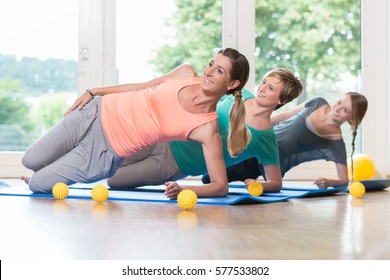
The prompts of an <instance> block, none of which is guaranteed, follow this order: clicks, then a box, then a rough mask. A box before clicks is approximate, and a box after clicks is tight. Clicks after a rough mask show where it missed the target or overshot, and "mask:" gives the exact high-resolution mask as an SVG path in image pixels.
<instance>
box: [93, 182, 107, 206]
mask: <svg viewBox="0 0 390 280" xmlns="http://www.w3.org/2000/svg"><path fill="white" fill-rule="evenodd" d="M108 194H109V192H108V188H107V187H106V186H103V185H96V186H95V187H93V188H92V190H91V196H92V199H93V200H95V201H96V202H104V201H106V200H107V198H108Z"/></svg>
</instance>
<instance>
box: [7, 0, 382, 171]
mask: <svg viewBox="0 0 390 280" xmlns="http://www.w3.org/2000/svg"><path fill="white" fill-rule="evenodd" d="M362 2H363V3H365V4H366V6H365V7H362V10H363V9H364V10H365V11H367V12H365V14H364V15H365V25H364V26H363V30H365V31H366V32H365V37H366V40H367V38H369V39H370V42H368V41H366V42H364V41H363V42H362V46H363V48H365V51H364V52H363V53H364V54H365V55H364V60H365V62H364V65H366V67H365V68H364V69H362V71H361V69H360V24H361V22H360V18H361V16H360V11H361V5H360V1H357V0H354V1H352V0H343V1H331V0H326V1H320V2H318V3H317V4H316V5H313V3H312V1H311V0H303V1H285V2H283V1H282V2H281V1H276V0H220V1H215V0H204V1H182V0H164V1H160V0H144V1H126V0H70V1H49V0H34V1H28V0H15V1H6V2H5V3H3V4H2V9H1V10H0V24H1V30H2V33H1V36H2V42H1V44H0V102H1V104H2V108H1V110H0V176H19V175H20V174H21V172H20V171H15V172H11V169H9V168H8V167H10V166H11V167H16V168H20V167H21V163H20V155H21V153H22V152H23V150H24V149H25V148H26V147H27V146H28V145H29V144H31V143H32V142H33V141H34V140H35V139H37V138H38V137H39V136H40V135H41V134H42V133H44V132H45V131H46V130H47V129H48V128H49V127H51V126H52V125H53V124H54V123H55V122H57V121H58V120H59V119H60V118H62V113H63V111H64V110H65V108H67V107H68V106H69V104H70V103H71V102H73V101H74V100H75V98H76V95H77V93H80V92H82V91H83V90H84V89H85V88H87V87H91V86H98V85H107V84H112V83H116V82H120V83H121V82H136V81H143V80H146V79H151V78H153V77H154V76H156V75H159V74H162V73H166V72H167V71H169V70H171V69H172V68H174V67H175V66H177V65H179V64H181V63H183V62H188V63H191V64H193V65H194V66H195V67H196V69H197V71H198V72H199V74H202V71H203V69H204V67H205V65H206V64H207V62H208V60H209V59H210V57H212V56H213V55H214V54H215V51H216V50H217V49H219V48H221V47H227V46H230V47H236V48H238V49H239V50H241V51H243V52H244V53H245V54H246V55H247V56H248V59H249V61H250V62H251V66H252V69H254V68H255V71H253V70H252V71H253V72H252V74H251V78H250V81H249V83H248V88H249V89H253V90H255V89H254V88H253V85H254V84H258V83H259V81H260V80H261V78H262V76H263V75H264V73H265V72H266V71H268V70H270V69H272V68H275V67H289V68H291V69H293V70H294V71H296V72H297V73H299V75H300V77H301V79H302V80H303V81H304V84H305V92H304V95H303V97H302V98H301V100H300V101H302V100H303V99H307V98H310V97H311V96H316V95H322V96H325V97H326V98H327V99H328V100H329V101H330V102H331V103H332V102H334V100H335V98H336V96H338V95H340V94H342V93H343V92H345V91H352V90H355V91H360V90H361V86H360V80H361V79H362V80H363V84H362V88H363V89H365V90H366V92H364V94H371V96H370V105H372V104H376V105H377V106H378V105H383V106H386V104H385V102H381V100H385V101H387V102H388V100H389V98H388V97H387V95H386V89H387V87H386V84H385V83H383V82H382V81H379V78H380V75H382V76H383V77H385V76H386V75H387V74H388V71H387V70H388V64H386V61H387V60H386V57H388V56H386V55H388V49H387V48H386V44H382V43H383V42H382V41H381V40H383V37H385V38H386V40H388V36H387V37H386V36H385V35H386V34H388V28H389V26H388V22H387V21H386V22H385V19H386V16H385V15H387V12H386V11H388V6H389V4H388V3H387V1H386V0H375V3H377V5H371V0H370V1H368V0H362ZM253 6H255V10H256V11H255V13H254V12H253V14H252V13H251V12H250V11H253V10H254V9H253V8H252V7H253ZM382 6H383V9H382ZM151 7H153V8H151ZM376 7H378V8H376ZM375 9H377V10H375ZM153 11H157V13H154V12H153ZM378 13H379V16H380V19H381V20H383V23H382V22H379V21H377V19H376V15H377V14H378ZM15 15H17V16H15ZM254 17H255V19H253V22H254V21H255V24H252V21H251V19H252V18H254ZM79 19H80V21H79ZM222 20H223V22H222ZM254 25H255V27H254ZM222 40H223V41H222ZM386 40H385V41H384V42H386ZM254 41H255V43H254ZM373 41H375V42H374V43H373ZM252 50H253V51H252ZM252 54H253V57H252ZM252 62H253V63H252ZM373 66H375V67H376V68H375V69H380V71H376V70H375V69H374V68H373ZM361 73H363V74H361ZM361 75H362V77H361ZM378 75H379V76H378ZM367 77H369V78H367ZM254 80H255V81H254ZM380 80H386V78H383V79H380ZM364 81H365V83H364ZM378 87H380V89H381V90H376V89H377V88H378ZM374 95H375V96H374ZM295 104H296V103H292V104H290V105H289V106H294V105H295ZM287 108H288V106H286V107H285V108H282V109H287ZM371 108H373V107H370V106H369V111H368V116H366V118H365V122H366V121H370V122H371V123H370V124H376V123H378V125H381V123H380V121H378V120H377V119H381V118H380V116H379V115H378V114H379V113H378V114H375V113H371V112H373V111H371V110H372V109H371ZM384 108H386V107H384ZM382 111H383V112H387V111H386V109H384V110H382ZM365 122H364V124H365ZM371 127H372V130H373V129H374V127H377V126H374V125H372V126H370V128H371ZM345 129H346V131H345V137H346V139H347V140H346V143H349V142H348V141H349V140H348V137H349V135H350V130H349V128H348V126H346V128H345ZM381 129H382V126H381ZM375 131H378V129H376V130H375ZM363 132H364V131H363ZM384 133H386V134H385V135H388V127H385V132H384ZM373 134H375V133H369V134H367V133H364V136H365V138H366V139H367V141H371V142H372V141H373V137H371V136H370V135H373ZM381 139H382V138H381ZM387 139H388V137H387ZM367 141H365V142H363V147H364V148H365V149H366V150H370V151H373V153H375V155H376V157H377V158H376V160H377V162H378V158H379V157H380V155H381V151H376V150H377V149H376V148H374V146H375V145H370V144H369V143H368V144H367ZM383 143H387V142H386V141H385V140H383ZM358 144H359V143H358ZM385 145H386V144H385ZM358 146H359V145H358ZM347 148H348V149H350V147H349V145H348V144H347ZM378 149H379V148H378ZM17 151H19V152H17ZM14 152H15V153H14ZM387 153H388V149H387ZM14 154H17V155H18V157H16V159H15V160H13V157H10V155H12V156H13V155H14ZM4 156H5V157H4ZM384 158H387V157H384ZM386 162H387V161H385V160H383V161H380V162H378V163H379V165H380V168H381V170H388V167H387V165H386V164H385V163H386Z"/></svg>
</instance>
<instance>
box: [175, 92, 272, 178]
mask: <svg viewBox="0 0 390 280" xmlns="http://www.w3.org/2000/svg"><path fill="white" fill-rule="evenodd" d="M242 94H243V100H244V101H245V100H247V99H250V98H254V95H253V94H252V93H250V92H249V91H248V90H245V89H244V90H243V91H242ZM233 102H234V97H233V96H232V95H226V96H225V97H223V98H222V99H221V100H220V101H219V102H218V105H217V113H218V130H219V134H220V135H221V139H222V148H223V157H224V160H225V164H226V166H227V167H228V166H231V165H234V164H236V163H239V162H241V161H243V160H245V159H248V158H250V157H254V156H255V157H256V158H257V159H258V160H259V163H261V164H272V165H279V151H278V146H277V142H276V135H275V132H274V130H273V129H267V130H257V129H254V128H252V127H250V126H249V125H247V127H248V129H249V130H250V132H251V133H252V139H251V141H250V143H249V145H248V146H247V147H246V148H245V149H244V150H243V151H242V152H241V153H240V154H239V155H238V156H237V157H236V158H232V157H230V155H229V152H228V149H227V138H228V134H229V112H230V109H231V107H232V105H233ZM169 145H170V147H171V150H172V153H173V156H174V157H175V160H176V163H177V165H178V166H179V168H180V170H181V171H182V172H183V173H184V174H185V175H186V176H188V175H191V176H198V175H203V174H206V173H207V166H206V161H205V159H204V156H203V149H202V145H201V144H200V143H198V142H194V141H188V142H187V141H173V142H170V143H169Z"/></svg>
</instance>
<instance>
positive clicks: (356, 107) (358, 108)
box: [345, 92, 368, 180]
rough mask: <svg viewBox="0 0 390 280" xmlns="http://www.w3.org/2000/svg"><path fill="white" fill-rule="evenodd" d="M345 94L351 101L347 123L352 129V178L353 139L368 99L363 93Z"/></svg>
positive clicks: (352, 171)
mask: <svg viewBox="0 0 390 280" xmlns="http://www.w3.org/2000/svg"><path fill="white" fill-rule="evenodd" d="M345 95H348V96H350V97H351V103H352V118H351V120H350V121H349V124H350V125H351V129H352V143H351V145H352V152H351V173H352V180H353V178H354V170H353V154H354V153H355V139H356V135H357V130H358V127H359V125H360V123H361V122H362V121H363V118H364V116H365V114H366V111H367V107H368V101H367V98H366V97H365V96H364V95H362V94H360V93H357V92H347V93H346V94H345Z"/></svg>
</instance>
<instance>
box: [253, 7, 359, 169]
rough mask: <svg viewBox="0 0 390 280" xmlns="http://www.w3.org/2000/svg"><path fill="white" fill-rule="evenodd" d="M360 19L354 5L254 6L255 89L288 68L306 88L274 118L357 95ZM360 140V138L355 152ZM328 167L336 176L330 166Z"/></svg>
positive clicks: (345, 129) (348, 144) (345, 130)
mask: <svg viewBox="0 0 390 280" xmlns="http://www.w3.org/2000/svg"><path fill="white" fill-rule="evenodd" d="M360 18H361V16H360V1H356V0H344V1H335V0H324V1H320V2H318V3H317V4H316V5H313V1H312V0H302V1H284V2H283V1H277V0H269V1H264V0H256V32H255V33H256V48H255V55H256V84H258V83H259V82H260V81H261V79H262V77H263V75H264V74H265V73H266V72H267V71H269V70H271V69H273V68H276V67H287V68H289V69H291V70H293V71H294V72H295V73H297V75H299V77H300V79H301V81H302V83H303V86H304V91H303V93H302V95H301V96H300V97H299V98H297V99H296V100H295V101H293V102H291V103H290V104H287V105H285V106H284V107H282V108H281V109H279V110H278V111H277V112H275V113H276V114H277V113H279V112H282V111H285V110H288V109H291V108H292V107H294V106H296V105H297V104H298V103H301V102H303V101H305V100H307V99H309V98H312V97H315V96H322V97H324V98H325V99H327V100H328V102H329V103H330V105H333V104H334V102H336V101H337V99H338V98H339V97H340V96H341V95H342V94H344V93H346V92H349V91H357V92H361V83H360V80H361V48H360V46H361V23H360ZM342 131H343V137H344V139H345V143H346V148H347V152H348V153H349V154H350V153H351V150H352V147H351V141H352V135H351V129H350V126H349V125H348V124H345V125H343V126H342ZM359 132H361V130H359ZM360 139H361V135H359V137H357V141H356V144H357V145H356V147H357V151H360V150H361V141H360ZM306 165H310V166H311V167H312V166H313V163H310V164H306ZM331 167H332V170H333V171H334V170H335V169H334V164H331ZM294 173H295V174H297V172H296V169H294Z"/></svg>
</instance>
